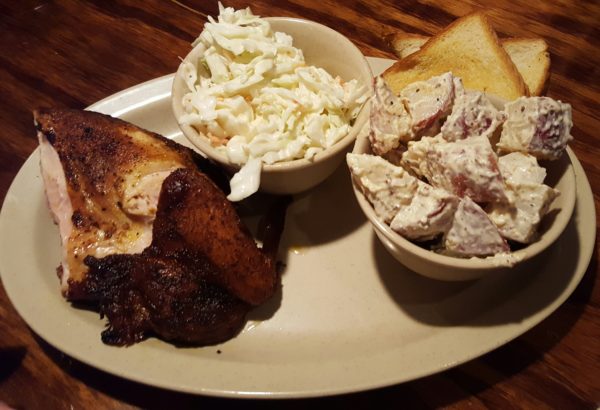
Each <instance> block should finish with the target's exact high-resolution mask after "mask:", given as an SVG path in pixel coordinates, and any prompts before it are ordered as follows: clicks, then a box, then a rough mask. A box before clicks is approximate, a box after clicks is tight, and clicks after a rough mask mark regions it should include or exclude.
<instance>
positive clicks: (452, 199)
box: [390, 181, 459, 241]
mask: <svg viewBox="0 0 600 410" xmlns="http://www.w3.org/2000/svg"><path fill="white" fill-rule="evenodd" d="M418 183H419V186H418V189H417V192H415V195H414V197H413V198H412V201H411V202H410V204H409V205H408V206H404V207H402V208H400V210H399V211H398V213H397V214H396V216H395V217H394V219H393V220H392V222H391V223H390V228H392V230H394V231H396V232H398V233H399V234H400V235H402V236H404V237H405V238H408V239H413V240H421V241H422V240H429V239H433V238H435V237H436V236H439V235H440V234H443V233H445V232H447V231H448V229H449V228H450V226H451V225H452V220H453V218H454V213H455V212H456V207H457V205H458V202H459V199H458V197H456V196H454V195H452V194H450V193H448V192H447V191H445V190H443V189H438V188H434V187H432V186H431V185H428V184H426V183H424V182H421V181H418Z"/></svg>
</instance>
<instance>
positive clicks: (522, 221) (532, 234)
mask: <svg viewBox="0 0 600 410" xmlns="http://www.w3.org/2000/svg"><path fill="white" fill-rule="evenodd" d="M507 193H508V195H509V198H510V204H501V203H495V204H491V206H490V208H489V209H488V210H487V211H488V215H489V217H490V219H491V220H492V221H493V222H494V224H496V226H497V227H498V229H499V230H500V233H501V234H502V236H503V237H505V238H506V239H511V240H513V241H516V242H520V243H531V242H533V241H534V240H535V239H536V236H537V228H538V225H539V224H540V222H541V220H542V218H543V216H544V215H546V213H547V212H548V209H549V208H550V205H551V204H552V201H554V199H555V198H556V197H557V196H558V195H559V192H558V191H557V190H555V189H553V188H551V187H549V186H547V185H544V184H532V183H520V184H512V183H507Z"/></svg>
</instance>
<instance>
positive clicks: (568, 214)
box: [351, 94, 577, 280]
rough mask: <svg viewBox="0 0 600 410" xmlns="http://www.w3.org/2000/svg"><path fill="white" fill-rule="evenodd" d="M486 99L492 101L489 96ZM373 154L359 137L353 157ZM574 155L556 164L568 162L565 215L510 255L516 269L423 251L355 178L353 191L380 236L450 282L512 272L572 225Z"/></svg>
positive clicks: (486, 260)
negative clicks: (457, 274)
mask: <svg viewBox="0 0 600 410" xmlns="http://www.w3.org/2000/svg"><path fill="white" fill-rule="evenodd" d="M486 96H487V97H490V95H489V94H486ZM491 97H492V98H491V100H497V101H503V100H502V99H501V98H499V97H497V96H493V95H492V96H491ZM365 127H369V123H367V124H365ZM364 146H366V147H367V148H366V149H365V148H363V147H364ZM369 151H370V145H369V142H368V132H364V131H363V132H361V133H359V135H358V137H357V138H356V142H355V144H354V148H353V149H352V153H354V154H368V153H369ZM574 155H575V154H574V153H573V151H572V150H571V148H570V147H567V149H566V150H565V152H564V153H563V155H561V158H560V159H558V160H556V162H559V161H564V162H565V165H564V166H565V171H564V174H563V176H562V177H561V178H566V181H565V185H566V186H567V188H569V191H568V192H564V191H561V192H560V196H561V197H562V198H563V202H562V204H561V205H562V206H561V208H560V209H559V212H560V213H561V214H563V213H564V214H563V215H561V217H560V218H555V220H554V221H553V222H552V226H551V227H550V228H548V229H547V231H546V232H545V234H544V236H543V237H542V238H538V240H536V241H535V242H532V243H530V244H528V245H526V246H525V247H523V248H521V249H519V250H516V251H514V252H510V253H508V255H510V256H509V258H511V261H512V265H507V264H505V263H501V259H499V256H488V257H485V258H481V257H476V256H472V257H470V258H461V257H457V256H450V255H443V254H439V253H435V252H433V251H430V250H428V249H425V248H422V247H421V246H419V245H417V244H415V243H413V242H412V241H410V240H408V239H406V238H404V237H403V236H402V235H400V234H398V233H397V232H395V231H393V230H392V229H391V228H390V227H389V226H388V225H387V224H386V223H384V222H383V221H381V220H380V219H379V218H378V217H377V215H376V214H375V210H374V209H373V207H372V206H371V203H370V202H369V201H368V200H367V198H366V197H365V196H364V194H363V192H362V191H361V190H360V188H359V187H358V185H357V183H356V181H355V179H354V177H353V176H352V174H351V179H352V189H353V191H354V195H355V196H356V199H357V201H358V204H359V206H360V208H361V209H362V211H363V213H364V214H365V216H366V217H367V219H368V220H369V222H370V223H371V224H372V225H373V227H374V228H375V229H376V230H377V231H378V232H380V233H381V234H383V235H384V236H385V237H386V239H388V240H389V241H390V242H391V243H392V244H393V245H395V246H396V247H397V248H400V249H401V250H402V251H403V252H407V253H410V254H412V255H414V256H416V257H417V258H419V259H421V260H422V261H427V262H428V263H434V264H436V265H437V266H439V267H444V268H448V269H449V277H448V280H452V278H451V276H452V274H451V273H450V270H457V269H460V270H463V271H465V272H471V273H473V272H475V271H482V270H489V271H492V270H496V269H501V268H510V267H513V266H516V265H519V264H521V263H522V262H525V261H527V260H529V259H532V258H533V257H535V256H537V255H539V254H540V253H541V252H543V251H544V250H546V249H547V248H549V247H550V246H551V245H552V244H553V243H554V242H556V240H557V239H558V238H559V237H560V236H561V235H562V233H563V232H564V230H565V229H566V227H567V225H568V224H569V222H570V221H571V219H572V215H573V211H574V209H575V201H576V196H577V191H576V190H577V187H576V181H575V173H574V170H573V161H572V160H571V157H572V156H574ZM553 188H554V186H553ZM542 221H543V219H542ZM386 248H387V247H386ZM417 273H419V272H417Z"/></svg>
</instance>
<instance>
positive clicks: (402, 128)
mask: <svg viewBox="0 0 600 410" xmlns="http://www.w3.org/2000/svg"><path fill="white" fill-rule="evenodd" d="M370 120H371V133H370V135H369V141H370V142H371V149H372V150H373V152H374V153H375V154H377V155H385V154H387V153H389V152H392V151H394V150H396V149H397V148H398V147H399V146H400V142H406V141H410V140H411V139H412V138H413V137H414V134H413V132H412V129H411V122H412V120H411V117H410V115H409V114H408V111H406V108H405V107H404V104H403V102H402V101H401V99H400V98H398V97H396V96H395V95H394V93H393V92H392V90H391V89H390V88H389V87H388V86H387V84H386V83H385V81H384V80H383V78H382V77H381V76H378V77H375V78H374V80H373V97H371V114H370Z"/></svg>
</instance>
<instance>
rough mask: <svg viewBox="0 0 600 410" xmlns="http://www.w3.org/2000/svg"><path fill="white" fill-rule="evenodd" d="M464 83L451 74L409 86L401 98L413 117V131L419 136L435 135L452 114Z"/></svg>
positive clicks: (403, 91)
mask: <svg viewBox="0 0 600 410" xmlns="http://www.w3.org/2000/svg"><path fill="white" fill-rule="evenodd" d="M457 87H459V88H460V90H462V83H461V82H460V80H458V79H456V78H455V77H454V76H453V75H452V74H451V73H444V74H442V75H439V76H437V77H432V78H430V79H429V80H427V81H417V82H415V83H412V84H409V85H407V86H406V87H405V88H404V89H403V90H402V91H401V92H400V97H401V98H402V100H403V101H404V103H405V105H406V107H408V112H409V114H410V116H411V117H412V130H413V132H414V133H415V134H418V135H435V134H437V133H438V131H439V129H440V126H441V123H442V121H443V120H444V119H445V117H446V116H447V115H448V114H449V113H450V110H451V109H452V104H453V102H454V97H455V95H456V93H457V91H458V89H457Z"/></svg>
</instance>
